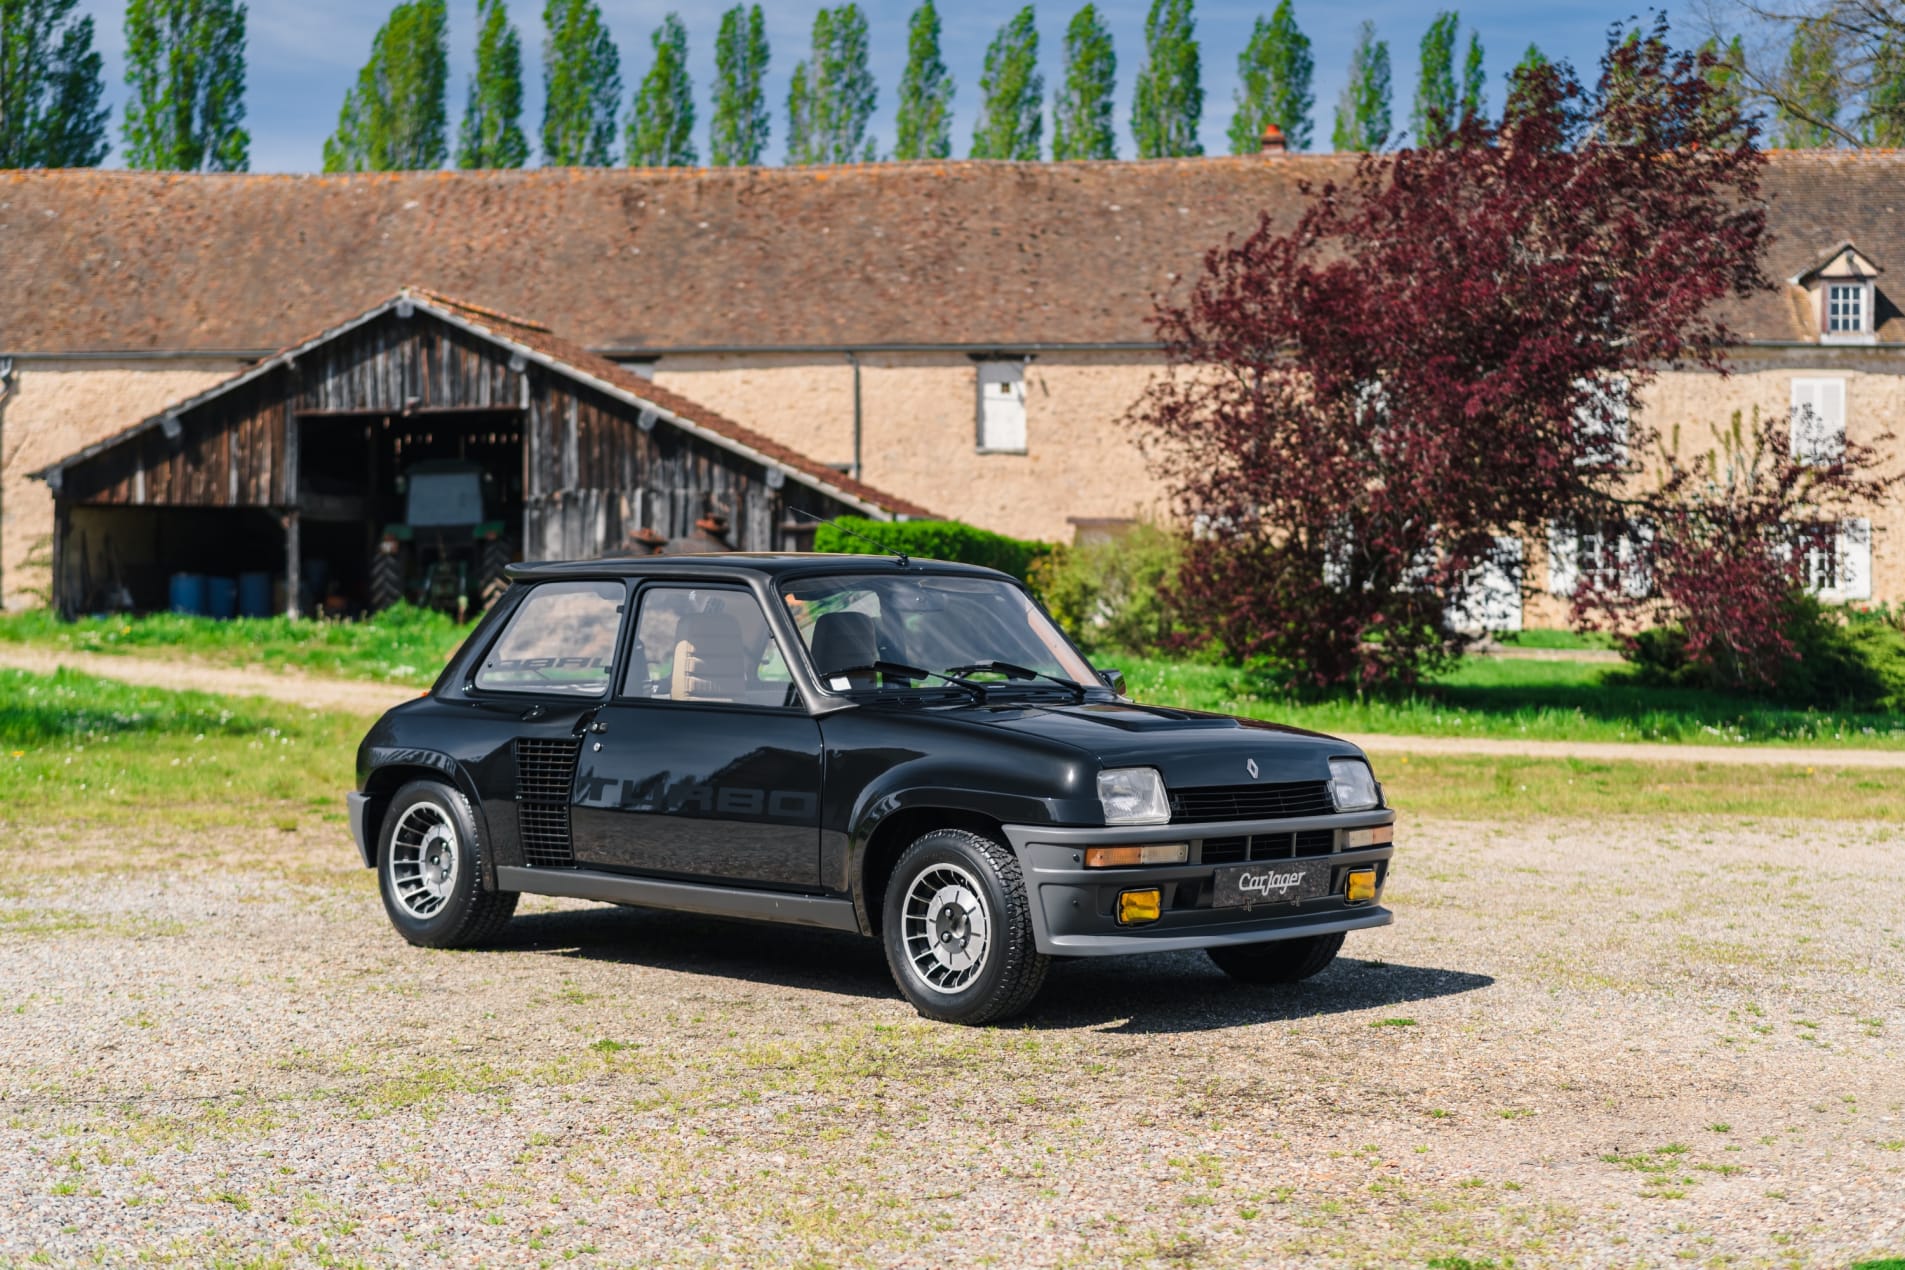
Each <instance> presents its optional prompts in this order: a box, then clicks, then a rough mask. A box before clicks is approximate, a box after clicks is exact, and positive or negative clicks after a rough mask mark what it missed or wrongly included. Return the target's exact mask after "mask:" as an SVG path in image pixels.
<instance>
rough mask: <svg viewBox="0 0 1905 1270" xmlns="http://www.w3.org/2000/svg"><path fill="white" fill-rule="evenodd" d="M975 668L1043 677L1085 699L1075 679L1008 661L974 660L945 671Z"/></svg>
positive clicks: (1017, 676)
mask: <svg viewBox="0 0 1905 1270" xmlns="http://www.w3.org/2000/svg"><path fill="white" fill-rule="evenodd" d="M975 670H991V671H997V672H998V673H999V674H1001V675H1004V676H1005V677H1006V678H1007V679H1043V680H1046V681H1047V682H1049V683H1055V684H1057V685H1058V686H1059V687H1061V688H1069V689H1070V690H1071V691H1073V692H1075V693H1077V694H1078V699H1079V700H1080V701H1083V700H1084V699H1085V685H1084V684H1081V683H1079V682H1078V681H1077V680H1074V679H1066V678H1064V677H1063V676H1061V675H1048V674H1046V673H1045V672H1044V671H1042V670H1033V669H1032V668H1031V667H1030V666H1015V665H1013V664H1012V663H1011V662H1009V661H982V662H975V663H974V664H972V665H970V666H949V667H947V668H946V673H947V674H948V675H970V674H971V673H972V672H974V671H975Z"/></svg>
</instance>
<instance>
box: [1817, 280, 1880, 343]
mask: <svg viewBox="0 0 1905 1270" xmlns="http://www.w3.org/2000/svg"><path fill="white" fill-rule="evenodd" d="M1870 289H1871V288H1870V287H1868V286H1866V285H1865V284H1864V283H1858V282H1850V283H1848V282H1834V283H1832V284H1831V285H1829V286H1827V287H1826V333H1827V334H1829V335H1863V334H1864V333H1865V330H1866V326H1865V312H1866V304H1865V293H1866V292H1867V291H1868V290H1870Z"/></svg>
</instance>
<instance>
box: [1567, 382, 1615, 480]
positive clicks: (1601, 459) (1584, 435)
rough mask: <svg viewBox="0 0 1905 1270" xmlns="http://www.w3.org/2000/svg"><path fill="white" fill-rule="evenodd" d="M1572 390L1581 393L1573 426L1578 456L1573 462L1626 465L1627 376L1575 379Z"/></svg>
mask: <svg viewBox="0 0 1905 1270" xmlns="http://www.w3.org/2000/svg"><path fill="white" fill-rule="evenodd" d="M1574 387H1575V390H1576V391H1577V392H1578V393H1580V397H1579V400H1578V404H1577V405H1576V406H1575V412H1574V426H1575V430H1576V432H1577V434H1578V435H1579V436H1580V438H1581V442H1582V447H1581V454H1580V456H1579V457H1578V458H1577V459H1576V460H1575V462H1576V463H1577V464H1578V465H1580V466H1583V467H1603V466H1615V467H1624V466H1626V464H1627V457H1628V456H1627V434H1628V417H1627V377H1626V376H1625V375H1609V376H1608V377H1607V378H1606V379H1603V380H1593V379H1577V380H1575V381H1574Z"/></svg>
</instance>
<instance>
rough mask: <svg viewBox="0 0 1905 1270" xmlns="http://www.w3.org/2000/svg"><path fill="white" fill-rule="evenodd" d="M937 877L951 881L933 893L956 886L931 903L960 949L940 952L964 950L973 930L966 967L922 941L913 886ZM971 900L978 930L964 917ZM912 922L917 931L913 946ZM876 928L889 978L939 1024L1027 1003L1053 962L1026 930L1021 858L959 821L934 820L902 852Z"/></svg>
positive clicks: (926, 931) (923, 919) (923, 921)
mask: <svg viewBox="0 0 1905 1270" xmlns="http://www.w3.org/2000/svg"><path fill="white" fill-rule="evenodd" d="M936 878H937V879H939V880H940V881H943V882H945V883H947V884H948V885H947V886H943V887H940V888H938V890H936V891H934V892H933V894H934V895H935V896H937V895H938V894H941V893H948V894H950V893H952V892H953V891H956V892H957V893H958V895H959V896H960V899H959V901H958V902H949V903H945V904H943V905H942V907H940V908H938V909H933V910H930V911H933V912H936V913H938V914H941V915H942V918H943V920H944V922H945V924H946V929H945V930H944V931H943V932H942V935H943V936H950V937H951V939H956V940H957V941H958V945H959V946H958V948H957V949H953V950H949V952H948V953H947V954H946V955H948V956H951V957H955V958H963V957H965V956H966V954H967V950H968V949H970V948H971V944H970V943H969V941H970V939H971V938H972V935H973V934H974V932H975V931H977V932H978V934H979V935H980V946H979V950H978V952H977V953H976V954H975V955H974V956H973V958H972V961H971V964H970V966H967V967H962V968H959V969H949V968H948V967H947V966H946V965H944V964H941V963H939V962H938V961H936V960H935V959H937V958H939V957H940V956H941V954H940V953H939V952H937V951H935V947H934V945H933V944H932V943H931V942H927V941H930V940H931V938H932V934H933V932H932V931H931V929H930V928H929V927H928V924H927V923H928V918H927V913H928V911H929V905H928V904H927V903H925V902H922V901H921V900H919V899H918V897H916V896H915V895H914V892H915V887H916V885H921V884H922V883H923V885H924V886H925V887H926V888H928V889H931V888H933V886H934V879H936ZM948 888H950V890H949V889H948ZM968 899H970V900H972V901H976V905H975V907H976V908H977V910H978V912H977V914H976V916H977V917H979V918H981V919H982V920H983V921H984V923H985V926H984V929H983V930H979V929H978V927H977V925H976V923H975V922H974V921H972V920H971V918H972V917H973V916H974V914H973V913H972V912H971V911H970V909H969V908H968V907H967V906H966V902H967V900H968ZM909 928H911V930H912V931H913V934H914V942H913V944H912V946H910V947H909V943H908V930H909ZM881 932H882V940H883V942H884V943H885V945H886V964H887V968H888V969H889V970H891V971H892V973H893V982H895V983H896V984H898V985H899V989H900V992H901V993H902V994H903V995H904V996H905V997H906V999H907V1000H908V1001H911V1002H912V1003H913V1008H914V1009H916V1010H918V1011H919V1012H920V1013H921V1014H923V1015H924V1016H926V1017H927V1018H929V1019H937V1020H939V1021H940V1022H941V1023H965V1024H972V1025H977V1024H981V1023H996V1022H998V1021H999V1020H1001V1019H1006V1018H1010V1017H1011V1016H1013V1015H1015V1014H1017V1013H1019V1012H1020V1011H1021V1010H1023V1009H1025V1008H1026V1007H1027V1006H1028V1005H1030V1004H1032V998H1033V997H1035V996H1037V995H1038V990H1039V988H1040V986H1041V985H1043V984H1044V982H1045V971H1046V968H1047V966H1048V965H1049V964H1050V959H1049V958H1047V957H1045V956H1042V955H1041V954H1040V953H1039V951H1038V947H1037V944H1036V943H1035V942H1034V939H1033V936H1032V914H1031V909H1030V906H1029V905H1028V903H1027V900H1026V894H1025V879H1024V877H1023V875H1022V874H1021V873H1020V871H1019V862H1018V859H1017V858H1016V857H1015V856H1014V855H1013V854H1012V852H1011V851H1009V850H1008V849H1007V848H1006V847H1005V846H1004V845H1003V844H1002V843H998V842H995V841H993V840H992V839H991V838H987V837H984V836H983V835H980V834H976V833H970V832H968V831H966V830H964V829H935V830H933V831H932V832H931V833H928V834H925V835H923V836H921V837H920V838H919V839H917V840H916V841H915V842H914V843H913V845H912V846H910V847H908V848H906V850H905V852H904V853H902V854H901V856H900V858H899V862H898V863H897V864H895V865H894V866H893V876H892V878H891V879H890V880H889V881H888V883H887V888H886V903H885V904H884V905H883V918H882V921H881ZM951 939H945V938H942V941H941V942H951ZM921 965H925V966H926V967H928V969H926V970H922V969H921ZM935 975H937V976H940V980H939V982H935V981H934V978H933V977H932V976H935Z"/></svg>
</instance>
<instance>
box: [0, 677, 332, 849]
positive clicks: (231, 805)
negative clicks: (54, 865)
mask: <svg viewBox="0 0 1905 1270" xmlns="http://www.w3.org/2000/svg"><path fill="white" fill-rule="evenodd" d="M364 727H365V720H364V719H362V718H360V717H358V716H355V715H348V714H325V713H319V712H316V711H312V710H305V709H299V708H297V707H295V706H272V705H270V704H269V703H265V702H261V701H257V700H255V699H254V700H249V701H247V702H245V703H244V704H239V703H238V702H236V701H233V700H231V699H229V698H225V697H218V696H213V695H210V694H208V693H198V692H170V691H167V690H164V689H159V688H141V687H135V686H133V685H130V684H123V683H120V682H118V681H117V680H112V679H99V678H95V677H93V676H91V675H82V674H78V673H76V672H73V671H67V670H62V671H59V672H58V673H57V674H51V675H41V674H32V673H29V672H26V671H17V670H0V824H11V825H16V826H17V825H29V824H47V823H53V822H67V823H71V822H76V821H78V822H88V823H99V824H138V823H141V822H145V821H148V820H150V819H151V818H153V817H155V816H163V817H164V818H165V820H166V821H167V823H168V824H169V825H170V826H171V827H174V828H195V827H207V826H212V825H223V824H255V825H261V826H262V827H263V828H265V829H268V830H269V829H276V830H287V829H293V828H296V827H297V825H298V824H299V823H300V821H302V820H306V819H309V818H312V817H318V818H322V819H327V820H329V819H338V820H341V819H342V817H343V800H344V793H345V791H346V790H348V789H350V788H351V783H352V776H353V764H354V760H355V755H356V750H357V742H358V740H359V739H360V738H361V737H362V736H363V733H364Z"/></svg>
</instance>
